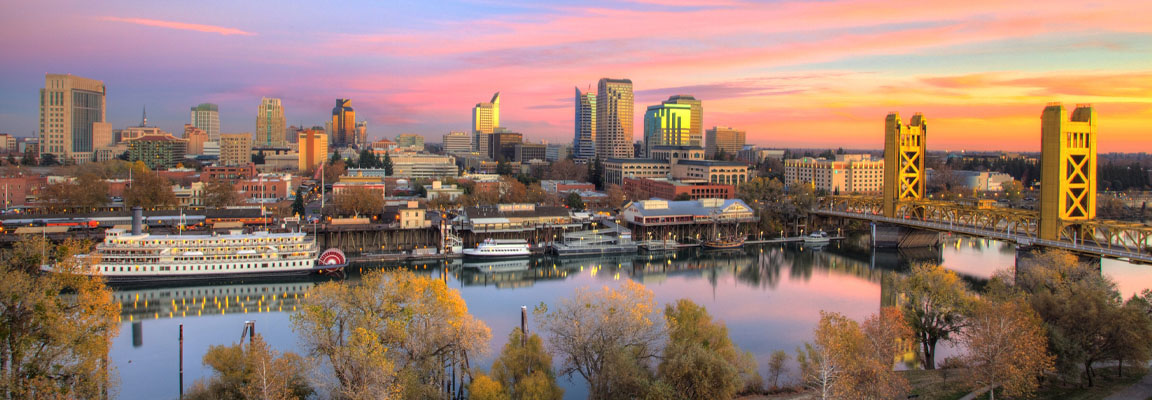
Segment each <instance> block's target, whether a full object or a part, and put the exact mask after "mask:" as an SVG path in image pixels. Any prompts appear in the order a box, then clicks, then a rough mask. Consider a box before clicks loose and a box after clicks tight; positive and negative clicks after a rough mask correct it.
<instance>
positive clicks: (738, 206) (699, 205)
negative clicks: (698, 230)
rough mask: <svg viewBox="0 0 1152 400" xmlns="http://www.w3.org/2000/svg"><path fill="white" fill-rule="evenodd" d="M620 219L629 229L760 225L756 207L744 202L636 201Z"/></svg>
mask: <svg viewBox="0 0 1152 400" xmlns="http://www.w3.org/2000/svg"><path fill="white" fill-rule="evenodd" d="M620 216H621V219H622V220H623V221H624V222H625V223H627V224H628V225H629V226H639V227H651V226H667V225H696V224H711V223H739V222H756V215H755V213H753V212H752V208H751V207H749V206H748V204H746V203H744V201H743V200H740V199H727V200H725V199H700V200H683V201H670V200H643V201H634V202H631V203H628V204H627V205H625V206H624V208H623V209H622V210H621V211H620Z"/></svg>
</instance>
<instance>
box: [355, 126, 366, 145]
mask: <svg viewBox="0 0 1152 400" xmlns="http://www.w3.org/2000/svg"><path fill="white" fill-rule="evenodd" d="M355 144H356V147H357V148H360V149H363V148H366V147H367V146H368V121H360V122H357V123H356V143H355Z"/></svg>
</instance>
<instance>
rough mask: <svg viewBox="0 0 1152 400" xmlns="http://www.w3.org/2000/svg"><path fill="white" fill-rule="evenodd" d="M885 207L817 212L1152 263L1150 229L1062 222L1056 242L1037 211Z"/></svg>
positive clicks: (858, 199)
mask: <svg viewBox="0 0 1152 400" xmlns="http://www.w3.org/2000/svg"><path fill="white" fill-rule="evenodd" d="M883 203H884V201H883V199H882V198H880V197H875V196H827V197H825V198H824V199H823V202H822V204H821V205H820V209H818V210H813V213H816V214H822V215H829V216H841V217H848V218H856V219H865V220H871V221H874V222H888V223H895V224H902V225H908V226H913V227H919V228H926V229H935V230H941V231H953V232H960V233H964V234H969V235H975V236H983V237H989V238H994V239H1001V240H1014V241H1016V242H1017V243H1021V244H1043V245H1048V246H1053V247H1060V248H1064V249H1067V250H1073V251H1079V252H1085V253H1092V254H1097V255H1105V256H1112V257H1119V258H1130V259H1133V260H1142V261H1152V226H1147V225H1144V224H1139V223H1132V222H1122V221H1108V220H1089V221H1062V222H1061V224H1062V225H1061V226H1060V235H1059V237H1058V238H1057V239H1056V240H1051V239H1047V238H1042V237H1041V236H1040V213H1038V212H1036V211H1031V210H1020V209H1013V208H1004V207H980V206H977V205H971V204H964V203H954V202H949V201H939V200H915V201H903V202H899V203H897V204H896V210H895V211H896V216H894V217H886V216H884V213H883Z"/></svg>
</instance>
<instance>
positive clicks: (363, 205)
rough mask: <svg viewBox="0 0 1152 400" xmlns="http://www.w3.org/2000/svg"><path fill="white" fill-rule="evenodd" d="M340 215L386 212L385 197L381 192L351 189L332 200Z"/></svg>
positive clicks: (361, 188)
mask: <svg viewBox="0 0 1152 400" xmlns="http://www.w3.org/2000/svg"><path fill="white" fill-rule="evenodd" d="M332 203H333V204H334V205H335V206H336V210H337V212H338V213H340V214H343V215H357V216H358V215H360V214H370V215H375V214H380V212H382V211H384V196H382V195H381V193H380V191H379V190H374V189H368V188H363V187H356V186H353V187H350V188H347V189H343V190H341V191H340V192H339V193H337V194H336V196H334V197H333V198H332Z"/></svg>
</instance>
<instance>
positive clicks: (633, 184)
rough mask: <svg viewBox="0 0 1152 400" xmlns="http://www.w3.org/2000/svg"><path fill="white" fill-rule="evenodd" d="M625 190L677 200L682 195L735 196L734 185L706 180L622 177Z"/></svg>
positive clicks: (695, 197)
mask: <svg viewBox="0 0 1152 400" xmlns="http://www.w3.org/2000/svg"><path fill="white" fill-rule="evenodd" d="M624 188H625V190H628V191H631V192H632V193H637V194H640V195H641V196H647V198H654V199H664V200H677V199H680V198H681V197H682V196H688V198H689V199H692V200H698V199H716V198H718V199H732V198H735V197H736V187H735V186H732V185H722V184H717V183H711V182H708V181H706V180H677V179H666V178H639V179H634V178H624Z"/></svg>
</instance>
